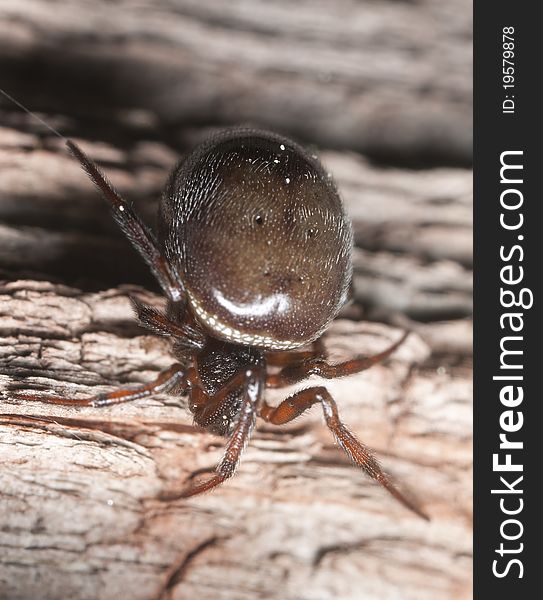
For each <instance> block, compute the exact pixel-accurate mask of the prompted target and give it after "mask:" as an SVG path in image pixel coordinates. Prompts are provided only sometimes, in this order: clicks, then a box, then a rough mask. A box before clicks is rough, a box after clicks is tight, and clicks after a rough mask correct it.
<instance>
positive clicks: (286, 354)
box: [266, 336, 326, 367]
mask: <svg viewBox="0 0 543 600" xmlns="http://www.w3.org/2000/svg"><path fill="white" fill-rule="evenodd" d="M312 346H313V348H312V349H311V350H285V351H280V352H268V353H267V354H266V361H267V363H268V364H269V365H271V366H273V367H284V366H285V365H293V364H298V363H301V362H305V361H307V360H310V359H314V358H325V357H326V349H325V347H324V342H323V337H322V336H321V337H320V338H318V339H316V340H315V341H314V342H313V344H312Z"/></svg>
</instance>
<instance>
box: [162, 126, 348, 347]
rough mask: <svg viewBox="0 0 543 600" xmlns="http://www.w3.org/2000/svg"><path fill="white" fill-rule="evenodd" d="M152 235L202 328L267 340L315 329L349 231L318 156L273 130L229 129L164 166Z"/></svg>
mask: <svg viewBox="0 0 543 600" xmlns="http://www.w3.org/2000/svg"><path fill="white" fill-rule="evenodd" d="M161 241H162V244H163V246H164V250H165V254H166V256H167V258H168V261H169V263H170V265H171V266H172V267H173V269H174V271H175V273H176V275H177V276H178V277H179V278H180V280H181V281H182V283H183V285H184V287H185V289H186V291H187V294H188V298H189V303H190V306H191V308H192V310H193V311H194V313H195V315H196V317H197V318H198V320H199V321H200V322H201V323H202V324H203V325H204V327H205V328H206V329H207V330H208V331H209V332H210V334H211V335H213V336H215V337H218V338H221V339H227V340H229V341H232V342H237V343H240V344H246V345H253V346H258V347H262V348H267V349H289V348H296V347H298V346H301V345H303V344H305V343H307V342H309V341H311V340H314V339H315V338H317V337H318V336H319V335H320V334H321V333H322V332H323V330H324V329H325V328H326V327H327V326H328V324H329V323H330V322H331V321H332V319H333V318H334V317H335V316H336V315H337V313H338V311H339V309H340V308H341V306H342V305H343V304H344V302H345V299H346V295H347V290H348V286H349V282H350V279H351V248H352V231H351V225H350V222H349V220H348V218H347V216H346V214H345V212H344V209H343V206H342V203H341V200H340V198H339V195H338V193H337V191H336V189H335V186H334V185H333V183H332V182H331V180H330V179H329V177H328V176H327V174H326V172H325V171H324V169H323V168H322V166H321V165H320V164H319V163H318V161H317V160H316V159H315V158H313V157H311V156H309V155H308V154H307V153H306V152H305V151H304V150H303V149H302V148H301V147H300V146H298V145H297V144H295V143H294V142H292V141H290V140H288V139H286V138H283V137H281V136H278V135H275V134H271V133H267V132H260V131H254V130H232V131H227V132H223V133H221V134H219V135H218V136H215V137H214V138H212V139H211V140H210V141H208V142H206V143H205V144H203V145H202V146H200V147H199V148H197V149H196V150H195V151H194V152H193V153H191V154H190V155H189V156H188V158H187V159H186V160H185V161H184V162H183V163H181V165H180V166H179V167H178V168H177V169H176V170H175V171H174V173H173V175H172V177H171V179H170V182H169V184H168V187H167V189H166V191H165V193H164V196H163V200H162V210H161Z"/></svg>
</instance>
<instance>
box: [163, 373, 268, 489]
mask: <svg viewBox="0 0 543 600" xmlns="http://www.w3.org/2000/svg"><path fill="white" fill-rule="evenodd" d="M243 379H244V382H243V391H242V394H243V396H242V402H241V407H240V412H239V417H238V420H237V423H236V425H235V426H234V429H233V431H232V434H231V436H230V438H229V439H228V442H227V444H226V448H225V452H224V455H223V457H222V460H221V462H220V463H219V464H218V466H217V474H216V475H214V476H213V477H211V478H210V479H208V480H207V481H203V482H202V483H200V484H197V485H194V486H192V487H189V488H187V489H186V490H183V491H182V492H181V493H179V494H175V495H173V496H170V495H165V496H164V499H172V498H189V497H190V496H196V495H197V494H202V493H203V492H208V491H209V490H212V489H213V488H215V487H216V486H218V485H219V484H221V483H222V482H223V481H225V480H226V479H228V478H229V477H232V475H233V474H234V473H235V471H236V468H237V466H238V464H239V461H240V458H241V453H242V452H243V449H244V448H245V446H246V444H247V442H248V441H249V438H250V437H251V433H252V431H253V429H254V426H255V422H256V416H257V413H258V409H259V407H260V403H261V398H262V390H263V387H264V375H263V371H262V370H261V369H247V371H245V373H244V377H243ZM219 393H220V392H219Z"/></svg>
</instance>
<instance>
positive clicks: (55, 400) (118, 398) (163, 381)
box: [15, 363, 191, 408]
mask: <svg viewBox="0 0 543 600" xmlns="http://www.w3.org/2000/svg"><path fill="white" fill-rule="evenodd" d="M190 379H191V370H190V369H189V370H187V369H186V367H184V366H183V365H181V364H180V363H176V364H174V365H172V366H171V367H170V368H168V369H166V370H165V371H162V372H161V373H160V374H159V375H158V377H157V378H156V379H155V380H154V381H151V382H150V383H146V384H143V385H140V386H139V387H136V388H132V389H127V388H121V389H118V390H115V391H113V392H107V393H105V394H97V395H95V396H90V397H89V398H63V397H62V396H41V395H38V394H19V393H16V394H15V397H16V398H17V399H20V400H29V401H32V402H46V403H47V404H58V405H61V406H92V407H94V408H102V407H105V406H113V405H114V404H122V403H124V402H132V401H133V400H139V399H140V398H148V397H149V396H152V395H153V394H160V393H162V392H169V391H170V390H172V389H173V388H175V387H177V386H179V387H181V388H185V387H186V386H187V385H190Z"/></svg>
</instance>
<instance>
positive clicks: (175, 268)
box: [3, 92, 427, 518]
mask: <svg viewBox="0 0 543 600" xmlns="http://www.w3.org/2000/svg"><path fill="white" fill-rule="evenodd" d="M3 94H4V95H5V96H6V97H7V98H9V99H11V97H10V96H9V95H8V94H6V93H5V92H3ZM16 104H17V105H19V106H21V107H22V105H20V103H18V102H16ZM22 108H23V109H24V110H25V111H26V112H28V113H29V114H31V115H32V113H31V112H30V111H29V110H28V109H26V108H24V107H22ZM39 120H40V122H41V119H39ZM48 129H50V130H51V131H52V132H53V133H55V135H58V136H59V137H61V138H62V139H63V140H64V141H65V143H66V146H67V148H68V150H69V151H70V153H71V154H72V156H73V157H74V158H75V159H76V160H77V161H78V162H79V163H80V165H81V166H82V168H83V170H84V171H85V173H86V174H87V175H88V177H89V178H90V179H91V180H92V181H93V183H94V184H95V185H96V187H97V188H98V190H99V191H100V193H101V194H102V196H103V198H104V199H105V201H106V203H107V204H108V205H109V207H110V209H111V212H112V215H113V218H114V220H115V222H116V223H117V224H118V225H119V227H120V229H121V231H122V232H123V233H124V234H125V236H126V238H127V239H128V240H129V242H130V243H131V244H132V246H133V247H134V249H135V250H136V251H137V252H138V253H139V254H140V256H141V257H142V258H143V260H144V261H145V262H146V263H147V265H148V266H149V268H150V269H151V272H152V273H153V274H154V276H155V277H156V279H157V281H158V283H159V284H160V286H161V288H162V291H163V293H164V296H165V298H166V310H165V311H160V310H158V309H155V308H154V307H152V306H149V305H146V304H144V303H143V302H141V301H139V300H137V299H134V298H131V301H132V306H133V308H134V310H135V312H136V316H137V317H138V319H139V322H140V323H141V324H142V325H143V326H144V327H147V328H148V329H150V330H151V331H153V332H155V333H157V334H159V335H162V336H165V337H167V338H171V341H172V355H173V358H174V362H173V364H172V365H171V366H170V367H169V368H168V369H166V370H165V371H162V372H161V373H160V374H159V375H158V377H157V378H156V379H155V380H154V381H152V382H150V383H147V384H143V385H140V386H139V387H136V388H123V389H118V390H114V391H111V392H108V393H105V394H99V395H97V396H94V397H91V398H87V399H81V400H74V399H64V398H61V397H55V398H49V400H47V401H48V402H49V403H53V404H60V405H69V406H90V407H94V408H102V407H106V406H111V405H114V404H119V403H122V402H131V401H133V400H137V399H140V398H145V397H148V396H151V395H153V394H157V393H162V392H172V391H173V390H183V391H184V392H186V393H188V395H189V403H188V406H189V410H190V411H191V412H192V414H193V419H194V422H195V424H196V425H198V426H200V427H202V428H203V429H206V430H208V431H213V432H219V433H221V434H223V435H224V436H225V437H226V439H227V440H226V444H225V450H224V454H223V458H222V460H221V461H220V462H219V465H218V466H217V470H216V472H215V475H213V476H212V477H210V478H208V479H207V480H205V481H203V482H201V483H198V484H194V485H193V486H192V487H191V486H189V487H188V488H186V489H185V490H184V491H183V492H182V493H181V495H180V497H184V498H187V497H189V496H194V495H197V494H200V493H203V492H206V491H210V490H212V489H214V488H215V487H216V486H218V485H219V484H221V483H223V482H224V481H226V480H227V479H229V478H230V477H231V476H232V475H234V473H235V471H236V468H237V466H238V464H239V462H240V460H241V455H242V452H243V449H244V447H245V446H246V444H247V442H248V441H249V439H250V438H251V435H252V433H253V431H254V428H255V424H256V419H257V417H260V418H262V419H263V420H264V421H266V422H268V423H271V424H273V425H281V424H285V423H288V422H290V421H292V420H293V419H295V418H297V417H299V416H301V415H302V414H303V413H304V412H305V411H306V410H308V409H309V408H311V407H312V406H313V405H315V404H317V405H320V406H321V408H322V410H323V417H324V421H325V424H326V425H327V427H328V429H329V430H330V432H331V434H332V435H333V436H334V437H335V439H336V440H337V441H338V444H339V446H340V448H341V449H342V450H343V451H344V452H345V453H346V454H347V455H348V456H349V457H350V458H351V460H352V461H353V463H354V464H355V466H357V467H358V468H359V469H360V470H362V471H364V472H365V473H366V474H367V475H369V476H370V477H371V478H372V479H373V480H374V481H376V482H378V483H380V484H381V485H382V486H383V487H384V488H385V489H386V490H387V491H388V492H389V493H390V495H391V496H392V497H394V498H395V499H396V500H397V501H398V502H400V503H401V504H403V505H404V506H405V507H406V508H408V509H410V510H411V511H412V512H413V513H415V514H417V515H418V516H419V517H422V518H427V517H426V514H425V513H424V512H423V511H422V509H421V508H420V507H419V506H418V505H417V504H414V503H412V502H411V501H410V500H409V499H407V498H406V497H405V496H404V495H403V494H402V493H401V492H400V491H399V489H398V488H397V487H396V486H395V485H394V484H393V483H392V481H391V479H390V478H388V477H387V476H386V475H385V474H384V472H383V471H382V470H381V469H380V467H379V466H378V463H377V462H376V461H375V459H374V458H373V454H372V453H371V451H370V450H369V449H368V448H367V447H366V446H365V445H364V444H363V443H362V442H360V441H359V440H358V439H357V438H356V437H355V436H354V435H353V434H352V433H351V432H350V431H349V430H348V429H347V428H346V427H345V425H344V424H343V422H342V420H341V419H340V417H339V413H338V408H337V404H336V402H335V400H334V399H333V398H332V396H331V395H330V393H329V391H328V390H327V389H326V388H325V387H323V386H312V387H309V388H306V389H304V390H302V391H300V392H297V393H296V394H294V395H292V396H289V397H288V398H287V399H286V400H284V401H283V402H281V403H280V404H279V405H278V406H276V407H270V406H269V405H268V404H267V403H266V400H265V397H264V396H265V390H266V388H283V387H286V386H288V385H291V384H293V383H298V382H302V381H304V380H305V379H307V378H308V377H309V376H310V375H314V374H317V375H320V376H321V377H324V378H326V379H334V378H337V377H345V376H348V375H352V374H355V373H359V372H361V371H363V370H365V369H368V368H370V367H371V366H373V365H375V364H377V363H379V362H382V361H383V360H385V359H386V358H388V357H389V356H390V355H391V354H392V353H393V352H394V351H395V350H396V349H397V348H398V347H399V346H400V345H401V344H402V343H403V342H404V340H405V338H406V336H407V333H406V334H404V335H402V336H401V337H400V338H399V339H398V341H396V342H395V343H393V344H391V345H389V346H388V347H387V348H385V349H384V350H383V351H381V352H379V353H378V354H375V355H374V356H369V357H355V358H353V359H351V360H347V361H344V362H342V363H339V364H330V363H329V362H328V360H327V357H326V353H325V351H324V348H323V345H322V340H321V338H322V336H323V334H324V332H325V331H326V330H327V329H328V327H329V326H330V324H331V323H332V321H333V320H334V319H335V318H336V316H337V315H338V313H339V311H340V310H341V308H342V307H343V306H344V305H345V304H346V303H347V302H348V301H349V299H350V297H351V295H352V273H353V265H352V248H353V231H352V225H351V222H350V220H349V218H348V216H347V214H346V212H345V209H344V207H343V204H342V201H341V199H340V196H339V193H338V191H337V188H336V186H335V184H334V182H333V180H332V178H331V177H330V176H329V174H328V173H327V172H326V171H325V169H324V168H323V166H322V165H321V163H320V162H319V160H318V159H317V157H316V156H315V155H313V154H310V153H308V152H307V151H306V150H305V149H304V148H303V147H302V146H300V145H299V144H297V143H296V142H294V141H293V140H291V139H289V138H287V137H285V136H282V135H278V134H276V133H272V132H269V131H262V130H258V129H249V128H233V129H226V130H224V131H221V132H219V133H216V134H215V135H213V136H211V137H210V138H209V139H208V140H206V141H204V142H203V143H201V144H200V145H199V146H197V147H196V148H195V149H194V150H193V151H192V152H191V153H189V154H188V155H187V156H186V157H185V159H184V160H183V161H182V162H180V163H179V164H178V165H176V166H175V168H174V170H173V171H172V173H171V175H170V178H169V180H168V182H167V184H166V187H165V189H164V192H163V194H162V197H161V200H160V207H159V215H158V229H157V232H156V233H155V232H153V231H151V230H150V229H149V228H148V227H147V226H146V225H145V224H144V223H143V221H142V220H141V219H140V217H139V215H138V214H137V213H136V212H135V210H134V208H133V206H132V204H131V203H130V202H128V201H127V200H125V199H124V198H123V197H121V195H120V194H119V193H118V192H117V191H116V190H115V188H114V187H113V186H112V185H111V183H110V182H109V181H108V179H107V178H106V176H105V175H104V174H103V173H102V171H101V169H100V168H99V167H98V165H97V164H96V163H95V162H94V161H93V160H92V159H91V158H90V157H89V156H88V155H87V154H86V153H85V152H84V151H83V150H82V149H81V148H80V147H79V146H78V145H77V144H76V143H74V142H73V141H72V140H69V139H66V138H64V137H63V136H62V135H60V134H59V133H58V132H56V131H55V130H54V129H53V128H51V127H48ZM263 174H265V177H264V176H263ZM250 215H265V218H263V217H262V222H261V223H257V225H258V226H256V227H255V226H254V219H253V218H246V217H247V216H250ZM242 217H243V218H242ZM309 231H311V232H312V233H311V235H308V232H309ZM263 265H265V268H263ZM263 272H265V276H264V275H263ZM308 344H312V345H313V347H312V350H309V351H307V350H305V351H304V350H303V347H304V346H307V345H308ZM304 352H305V354H303V353H304ZM274 354H277V355H278V356H279V355H281V358H280V360H279V362H278V366H279V367H280V369H279V371H278V372H275V373H270V372H269V370H268V365H272V364H273V363H274V359H273V357H274ZM301 355H302V356H303V360H300V356H301ZM32 399H34V400H38V401H43V400H42V399H40V397H37V396H34V397H32ZM225 417H226V420H227V421H228V427H225ZM230 425H231V426H230Z"/></svg>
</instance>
